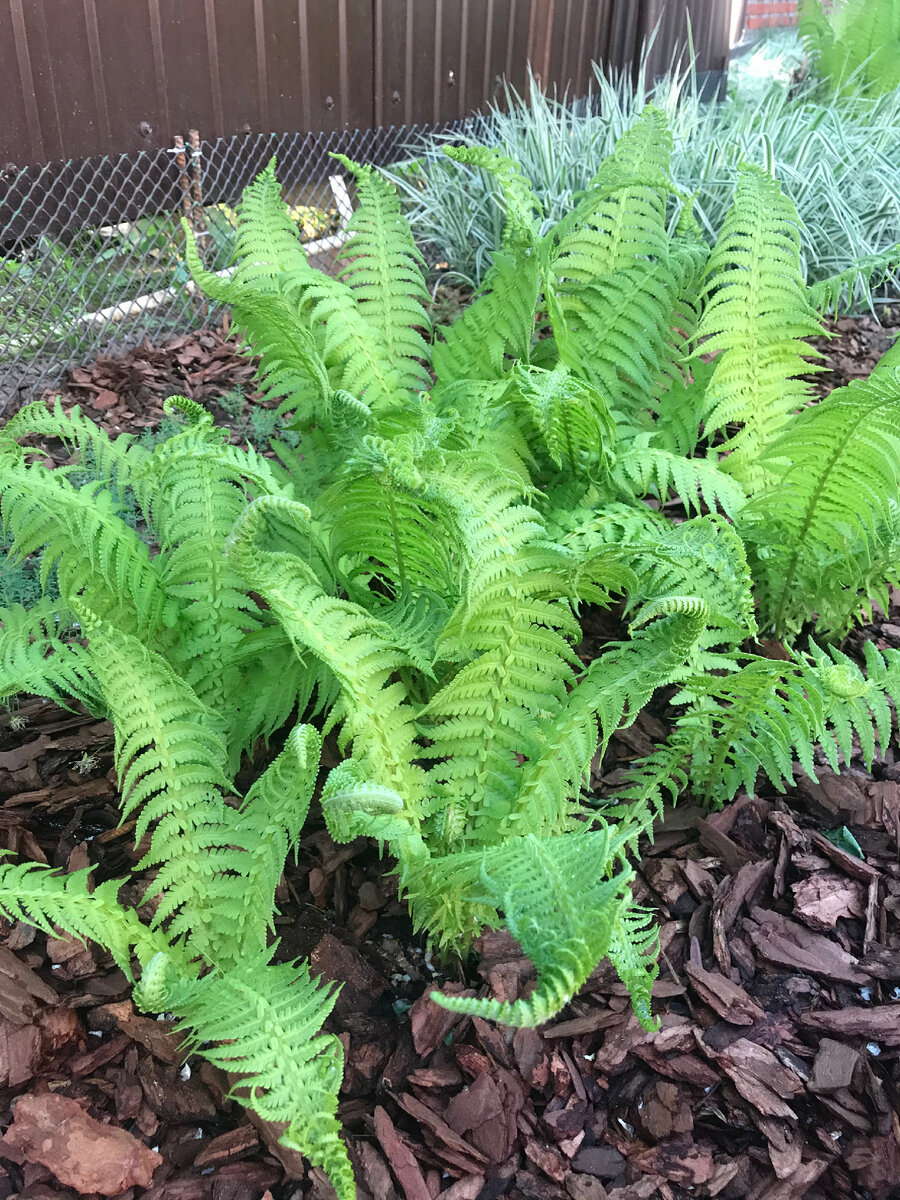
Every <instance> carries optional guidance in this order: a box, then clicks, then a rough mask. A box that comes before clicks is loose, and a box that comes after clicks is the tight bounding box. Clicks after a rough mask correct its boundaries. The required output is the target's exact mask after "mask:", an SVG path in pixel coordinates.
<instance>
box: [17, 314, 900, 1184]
mask: <svg viewBox="0 0 900 1200" xmlns="http://www.w3.org/2000/svg"><path fill="white" fill-rule="evenodd" d="M898 319H900V314H898ZM842 320H845V319H842ZM869 321H870V319H869V318H863V319H861V320H858V321H856V322H855V323H854V324H852V325H844V326H841V325H840V322H838V323H837V324H838V330H837V331H838V333H839V334H840V338H839V339H838V340H837V341H836V342H832V343H831V344H829V345H828V347H827V353H828V355H829V363H830V365H831V367H832V369H833V372H834V374H833V377H832V384H833V383H834V382H842V381H843V380H845V379H846V378H848V377H853V376H854V375H855V374H867V366H868V363H867V362H866V360H867V359H870V358H871V357H872V355H873V354H874V353H875V351H874V350H873V345H874V342H875V340H876V339H879V338H880V339H882V341H884V342H885V343H886V342H887V340H888V339H887V338H886V337H885V336H884V335H883V333H882V332H880V331H879V330H878V329H877V328H876V327H875V326H874V325H870V324H869ZM883 348H884V346H882V349H883ZM179 356H180V357H179ZM182 358H186V359H187V361H184V362H183V361H181V359H182ZM247 367H248V364H247V363H246V362H245V361H244V360H242V359H240V358H238V357H236V356H235V354H234V352H233V350H232V349H231V347H230V344H229V343H228V342H227V341H226V340H224V339H223V338H221V337H220V336H219V335H215V334H207V333H203V334H199V335H189V336H186V338H184V339H176V343H175V344H174V345H170V346H169V348H167V349H157V348H153V347H143V348H141V349H139V350H138V351H134V352H132V355H130V356H128V357H127V358H126V360H123V361H121V362H107V363H101V364H97V365H96V366H94V367H89V368H85V369H84V371H83V373H82V374H79V373H76V372H73V377H72V380H71V383H70V384H69V386H68V387H67V389H66V398H67V400H68V401H69V402H72V401H75V400H77V401H78V402H80V403H83V404H85V401H87V403H86V404H85V407H87V408H88V409H89V410H90V411H93V412H94V413H96V414H98V415H103V416H104V417H105V419H106V420H108V422H109V424H110V427H111V428H112V429H113V431H115V428H116V426H119V427H120V428H122V427H126V426H127V427H129V428H130V427H132V426H136V427H140V425H141V423H145V424H146V423H152V421H154V420H156V419H157V415H158V413H159V411H160V403H161V400H162V398H164V396H165V395H167V394H170V392H172V391H174V390H178V391H183V392H186V393H187V394H193V395H194V396H195V397H196V398H197V399H201V400H209V399H213V400H214V399H215V394H216V393H215V389H224V392H223V391H220V392H219V393H218V394H219V395H221V394H225V393H226V392H227V391H228V390H231V389H232V388H233V387H236V386H249V385H248V381H249V380H250V379H251V378H252V375H251V373H250V372H248V373H247V374H243V375H242V374H241V372H243V371H245V370H246V369H247ZM189 389H193V392H191V391H190V390H189ZM104 393H114V394H115V397H116V398H115V400H114V401H112V402H109V403H107V399H108V398H107V397H105V396H104ZM104 405H105V406H106V407H104ZM238 432H239V426H236V433H238ZM894 600H895V602H897V601H900V596H896V595H895V596H894ZM866 637H870V638H873V639H874V641H875V644H876V645H880V646H887V645H892V646H900V604H898V603H895V604H894V605H893V606H892V608H891V612H890V613H889V614H888V616H887V618H886V619H885V618H884V617H881V616H879V618H878V620H877V621H876V622H875V623H873V624H871V625H869V626H867V627H866V628H864V629H863V630H861V631H860V632H859V633H858V634H857V635H855V637H854V638H853V639H851V644H850V651H851V652H853V651H854V650H857V649H858V647H859V644H860V642H861V640H862V639H863V638H866ZM586 645H588V646H589V645H590V639H589V640H588V642H587V643H586ZM665 715H666V713H665V708H664V707H661V708H659V709H658V710H654V711H653V712H648V713H645V714H643V715H642V716H641V718H640V719H639V720H638V721H637V722H636V723H635V725H634V726H632V727H631V728H630V729H629V730H626V731H623V732H622V733H621V734H620V735H618V736H617V737H616V738H615V739H613V742H612V744H611V747H610V751H609V753H608V755H607V758H606V759H605V761H604V762H603V763H602V764H597V768H596V772H595V776H596V778H595V782H596V783H597V784H598V785H600V786H603V784H604V781H605V782H606V783H609V782H611V781H612V780H614V779H615V774H616V772H617V771H618V770H619V769H620V768H621V766H622V765H623V764H624V763H625V762H626V761H628V760H629V759H631V758H633V757H636V756H638V755H641V754H644V753H646V752H647V751H648V750H649V749H650V748H651V747H652V744H653V743H654V742H655V741H656V740H658V739H659V738H660V737H661V736H663V735H664V733H665V724H664V719H665ZM112 750H113V736H112V729H111V727H110V726H109V725H108V724H107V723H106V722H98V721H95V720H93V719H91V718H89V717H87V716H85V715H84V714H82V713H78V712H67V711H64V710H62V709H60V708H58V707H56V706H55V705H53V704H50V703H45V702H42V701H40V700H37V699H34V698H22V699H21V701H20V704H19V706H18V707H17V708H14V709H13V710H12V711H11V712H9V713H5V714H0V849H6V850H9V851H12V852H14V853H16V854H19V855H22V856H23V857H25V858H27V859H30V860H33V861H40V862H51V863H53V864H54V865H56V866H58V867H60V868H62V869H65V870H76V869H79V868H82V867H86V866H91V867H92V868H93V869H94V873H95V878H96V879H97V880H101V879H105V878H110V877H115V876H118V875H121V874H123V873H124V872H125V871H126V870H128V869H130V868H131V867H132V866H133V864H134V862H135V859H136V855H135V853H134V847H133V845H132V842H131V831H130V830H129V828H128V827H125V828H124V829H119V828H118V826H117V820H118V816H117V794H116V784H115V777H114V774H113V772H112ZM816 775H817V778H816V780H814V781H813V780H810V779H808V778H807V777H805V776H803V775H802V774H798V776H797V779H796V786H795V787H794V788H793V789H791V790H790V791H789V793H788V794H786V795H784V796H779V795H777V794H775V793H773V792H768V791H765V792H763V794H760V795H758V796H741V797H739V798H738V799H737V800H736V801H735V802H734V803H733V804H732V805H730V806H729V807H728V808H726V809H725V810H723V811H722V812H718V813H711V812H708V811H703V810H700V809H697V808H692V807H690V806H689V805H684V806H680V807H678V808H677V809H675V810H673V811H672V812H670V813H667V814H666V816H665V819H664V820H663V821H662V822H661V824H660V826H659V828H658V830H657V833H656V837H655V841H654V844H653V846H652V847H649V848H648V851H647V853H646V855H645V857H644V859H643V861H642V863H641V866H640V870H639V877H638V884H637V892H638V897H639V899H641V900H643V901H645V902H647V903H651V904H653V905H655V906H656V908H657V909H658V911H659V914H660V923H661V941H662V948H663V954H662V968H661V972H660V979H659V981H658V983H657V985H656V988H655V996H656V1009H657V1011H658V1013H659V1015H660V1017H661V1021H662V1024H661V1028H660V1030H659V1031H658V1032H655V1033H648V1032H646V1031H644V1030H642V1029H641V1027H640V1026H639V1024H638V1023H637V1021H636V1019H635V1018H634V1016H633V1015H632V1013H631V1010H630V1007H629V1004H628V1001H627V997H626V996H625V994H624V989H623V988H622V986H621V985H620V984H619V983H618V982H617V980H616V979H615V977H614V975H613V974H612V973H611V972H610V971H609V970H608V969H607V968H606V967H605V966H604V965H601V967H600V968H599V969H598V970H597V971H596V972H595V973H594V975H593V976H592V978H591V980H590V981H589V983H588V985H587V986H586V987H585V989H584V990H583V992H582V994H581V995H579V996H578V997H577V998H576V999H575V1000H574V1001H573V1002H572V1003H571V1005H570V1006H569V1007H568V1008H567V1009H566V1010H565V1012H564V1013H562V1014H561V1015H560V1017H559V1019H558V1020H557V1021H555V1022H554V1023H553V1024H551V1025H549V1026H544V1027H542V1028H541V1029H539V1030H518V1031H515V1032H513V1031H510V1030H506V1029H503V1028H498V1027H496V1026H494V1025H491V1024H488V1023H485V1022H483V1021H480V1020H478V1019H468V1018H459V1017H457V1016H454V1015H453V1014H450V1013H447V1012H445V1011H444V1010H442V1009H439V1008H438V1007H437V1006H435V1005H434V1004H433V1003H432V1002H431V1001H430V1000H429V999H428V998H427V993H428V991H429V990H430V989H431V988H432V987H434V986H438V987H441V988H443V989H444V990H446V991H449V992H453V991H455V992H457V993H458V992H459V991H460V990H468V991H469V993H470V994H476V993H477V994H483V995H493V996H495V997H497V998H498V999H505V1000H511V999H515V998H516V997H518V996H520V995H522V994H526V993H527V990H528V988H529V986H530V981H531V979H532V978H533V972H532V968H531V966H530V964H529V963H528V962H527V960H524V959H523V958H522V956H521V954H520V952H519V949H518V947H517V946H516V945H515V943H513V942H512V941H511V940H510V939H509V938H508V937H507V936H506V935H504V934H498V933H485V935H484V936H483V937H482V938H481V939H480V940H479V943H478V945H477V951H478V955H477V957H476V958H475V959H474V961H473V962H471V963H455V964H449V965H448V964H441V965H438V964H435V963H433V962H432V961H431V958H430V956H429V954H428V953H427V950H426V948H425V947H424V945H423V943H422V942H421V941H420V940H419V939H418V938H416V937H415V936H413V934H412V931H411V928H410V925H409V921H408V918H407V914H406V909H405V906H404V905H403V904H402V903H400V902H399V901H398V899H397V894H396V886H395V884H394V881H393V879H392V878H391V877H390V875H389V874H387V870H388V868H389V864H385V863H381V862H380V861H379V860H378V858H377V855H376V853H375V850H374V848H373V846H372V845H371V844H369V843H367V842H365V841H358V842H356V843H353V844H351V845H349V846H337V845H335V844H334V843H332V842H331V840H330V839H329V837H328V835H327V833H326V832H325V830H324V829H323V828H321V826H320V825H318V826H317V824H316V822H315V821H313V822H312V824H311V826H310V830H309V832H308V833H307V834H306V835H305V836H304V840H303V846H302V851H301V854H300V858H299V861H298V863H297V865H296V866H290V867H289V868H288V871H287V873H286V876H285V879H284V881H283V883H282V885H281V888H280V889H279V902H280V907H281V913H282V916H281V917H280V918H279V920H278V934H279V936H280V938H281V949H280V951H279V953H280V954H281V955H283V957H285V958H293V957H295V956H297V955H301V954H303V955H310V957H311V959H312V964H313V969H314V971H315V972H317V973H320V974H321V975H322V976H323V977H324V978H328V979H338V980H340V981H342V982H343V984H344V987H343V990H342V992H341V995H340V997H339V1000H338V1003H337V1005H336V1008H335V1012H334V1014H333V1017H332V1018H331V1020H330V1027H331V1028H332V1029H333V1030H334V1031H335V1032H336V1033H338V1034H339V1035H340V1036H341V1037H342V1039H343V1041H344V1045H345V1048H346V1051H347V1069H346V1074H345V1078H344V1084H343V1089H342V1094H341V1109H340V1116H341V1119H342V1121H343V1123H344V1127H345V1130H346V1132H347V1141H348V1145H349V1149H350V1153H351V1156H352V1159H353V1162H354V1164H355V1166H356V1170H357V1178H358V1181H359V1196H360V1198H361V1200H395V1198H396V1200H432V1198H434V1197H437V1196H442V1197H444V1198H445V1200H493V1198H495V1197H500V1196H505V1197H509V1198H510V1200H564V1198H567V1197H568V1198H569V1200H605V1198H608V1200H651V1198H653V1197H660V1198H661V1200H687V1198H688V1197H701V1198H705V1197H721V1198H722V1200H739V1198H743V1197H750V1198H752V1200H799V1198H800V1197H808V1198H809V1200H835V1198H843V1197H848V1198H850V1197H852V1198H854V1200H891V1198H892V1197H900V1121H898V1112H900V1066H898V1058H900V920H898V916H900V754H898V748H897V742H896V738H895V739H894V740H893V741H892V744H891V745H890V746H889V747H887V748H886V749H884V751H883V757H882V758H881V759H880V760H879V761H878V762H876V764H875V767H874V769H873V771H872V772H871V773H869V772H866V771H865V770H864V769H863V768H862V767H861V765H860V763H859V762H858V761H857V760H854V761H853V762H852V763H850V764H849V765H848V766H847V767H845V768H844V769H843V770H842V771H841V772H840V774H837V775H836V774H834V773H833V772H832V771H831V770H830V769H829V768H828V767H827V766H825V765H821V766H820V767H818V768H817V772H816ZM136 898H137V897H136ZM227 1090H228V1085H227V1081H226V1080H225V1079H224V1077H223V1076H222V1074H221V1073H220V1072H219V1071H217V1070H216V1069H214V1068H211V1067H209V1066H208V1065H206V1064H203V1063H202V1062H201V1061H200V1060H199V1059H196V1058H189V1059H188V1060H187V1061H185V1060H184V1058H183V1056H182V1054H181V1051H180V1049H179V1046H178V1042H177V1039H176V1038H175V1037H174V1035H173V1034H172V1032H171V1027H170V1025H169V1023H168V1022H166V1021H165V1020H153V1019H151V1018H150V1017H147V1016H145V1015H141V1014H137V1013H136V1012H135V1011H134V1009H133V1007H132V1005H131V1002H130V999H129V991H128V987H127V983H126V980H125V979H124V977H123V976H122V974H121V972H119V971H118V970H117V969H115V967H114V966H113V965H112V963H111V961H110V960H109V957H108V955H107V954H106V953H105V951H104V950H103V948H102V947H98V946H88V947H84V946H82V945H80V944H79V943H77V942H74V941H72V940H70V939H67V938H47V937H45V936H44V935H42V934H39V933H35V931H34V930H33V929H31V928H29V927H27V926H24V925H22V924H17V925H15V926H12V927H10V926H8V925H5V924H3V923H2V922H0V1129H2V1130H4V1131H5V1132H4V1134H3V1137H2V1140H0V1200H4V1198H5V1197H7V1196H9V1197H11V1196H21V1197H23V1198H28V1200H45V1198H46V1200H49V1198H50V1197H68V1198H73V1200H74V1197H76V1196H79V1195H80V1196H90V1197H93V1196H101V1195H102V1196H116V1197H120V1198H122V1200H131V1198H132V1197H137V1196H143V1197H152V1198H153V1200H251V1198H253V1197H260V1196H263V1197H269V1196H270V1197H272V1198H273V1200H274V1198H277V1200H281V1198H282V1197H283V1198H285V1200H287V1198H288V1197H292V1198H293V1197H297V1198H298V1200H299V1197H311V1198H313V1200H326V1198H328V1197H330V1196H332V1195H333V1193H332V1191H331V1189H330V1187H329V1185H328V1183H327V1181H326V1180H325V1178H324V1177H323V1176H322V1174H321V1173H320V1172H318V1171H316V1170H311V1171H309V1170H307V1171H304V1169H303V1167H302V1164H300V1163H299V1161H298V1160H297V1159H296V1157H295V1156H292V1155H291V1154H289V1153H287V1152H284V1151H281V1150H279V1149H277V1148H276V1145H275V1141H274V1138H273V1134H272V1131H271V1130H270V1129H268V1128H266V1127H264V1126H260V1124H259V1123H255V1122H254V1121H252V1120H251V1119H250V1118H249V1117H248V1115H247V1114H246V1113H245V1112H244V1111H243V1110H242V1109H241V1108H240V1107H239V1106H237V1105H235V1104H233V1103H232V1102H230V1101H229V1100H228V1099H227V1098H226V1093H227Z"/></svg>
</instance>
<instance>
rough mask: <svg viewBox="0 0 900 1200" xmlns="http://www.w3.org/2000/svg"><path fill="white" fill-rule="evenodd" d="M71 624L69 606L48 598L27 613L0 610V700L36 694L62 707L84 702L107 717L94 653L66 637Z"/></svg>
mask: <svg viewBox="0 0 900 1200" xmlns="http://www.w3.org/2000/svg"><path fill="white" fill-rule="evenodd" d="M72 620H73V618H72V615H71V613H69V612H68V611H67V609H66V607H65V605H63V604H61V603H60V602H59V601H54V600H50V599H47V598H44V599H41V600H39V601H38V602H37V603H36V604H33V605H32V606H31V608H29V609H27V610H26V609H25V608H23V607H22V606H21V605H19V604H15V605H11V606H10V607H9V608H4V609H0V626H2V628H0V698H5V697H7V696H15V695H16V694H17V693H18V692H33V693H34V694H35V695H38V696H45V697H46V698H47V699H48V700H54V701H56V703H57V704H62V705H66V704H67V703H70V702H71V701H72V700H80V701H81V703H82V704H84V706H85V707H86V708H87V709H88V710H89V711H90V712H92V713H96V714H98V715H101V714H102V715H105V713H106V706H105V704H104V701H103V696H102V693H101V691H100V688H99V686H98V685H97V682H96V680H95V679H94V677H93V674H92V663H91V658H90V655H89V654H88V653H87V652H86V651H85V649H84V647H83V646H82V645H81V644H80V643H79V642H77V641H75V640H74V639H73V638H66V637H63V636H62V635H63V634H64V633H65V631H66V628H67V627H68V626H70V625H71V623H72Z"/></svg>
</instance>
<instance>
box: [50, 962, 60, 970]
mask: <svg viewBox="0 0 900 1200" xmlns="http://www.w3.org/2000/svg"><path fill="white" fill-rule="evenodd" d="M59 968H60V964H59V963H54V964H53V966H52V967H51V968H50V970H51V971H58V970H59Z"/></svg>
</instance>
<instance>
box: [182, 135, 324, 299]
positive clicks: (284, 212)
mask: <svg viewBox="0 0 900 1200" xmlns="http://www.w3.org/2000/svg"><path fill="white" fill-rule="evenodd" d="M276 166H277V160H276V158H275V156H274V155H273V156H272V157H271V158H270V159H269V161H268V163H267V164H266V166H265V167H264V168H263V170H262V171H261V172H260V173H259V175H257V177H256V178H255V179H254V180H253V182H252V183H250V184H248V186H247V187H246V188H244V192H243V195H242V196H241V201H240V204H239V205H238V209H237V217H238V220H237V233H236V237H235V243H234V251H233V254H232V257H233V259H234V261H235V264H236V266H235V271H234V275H233V276H232V279H233V282H234V283H235V284H236V285H237V286H238V287H240V288H252V289H253V290H254V291H261V292H274V291H277V290H278V284H279V277H280V276H283V275H284V274H285V273H287V272H296V271H302V270H304V269H306V270H308V271H309V272H310V274H311V273H312V271H313V268H312V267H310V266H309V264H308V261H307V258H306V251H305V250H304V249H303V246H302V244H301V242H300V237H299V233H298V231H297V226H296V224H295V222H294V221H293V220H292V219H291V215H290V210H289V209H288V206H287V204H285V202H284V201H283V200H282V198H281V185H280V184H279V182H278V180H277V179H276V177H275V168H276ZM188 241H189V242H190V239H188Z"/></svg>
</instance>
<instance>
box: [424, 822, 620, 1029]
mask: <svg viewBox="0 0 900 1200" xmlns="http://www.w3.org/2000/svg"><path fill="white" fill-rule="evenodd" d="M615 856H616V841H615V836H614V835H611V832H610V830H609V829H605V828H604V829H600V830H596V831H594V832H591V833H585V832H579V833H571V834H564V835H561V836H559V837H555V838H548V839H541V838H537V837H534V836H533V835H526V836H524V837H522V838H517V839H515V840H513V841H510V842H508V843H506V844H505V845H503V846H498V847H494V848H492V849H489V850H484V851H481V852H479V851H470V852H469V853H468V854H466V855H451V856H450V857H449V858H448V859H446V860H442V859H438V860H435V861H433V862H432V863H431V864H430V865H429V869H430V870H431V871H432V872H433V873H434V879H435V882H436V883H437V884H439V885H441V886H446V884H447V883H448V882H449V881H445V879H444V875H445V873H446V872H447V871H448V870H449V871H450V872H451V879H453V876H454V874H456V875H457V877H458V873H459V871H460V870H461V869H464V868H465V867H469V868H470V869H471V870H472V879H471V883H470V884H469V888H468V891H469V898H470V899H471V901H474V902H481V903H486V904H489V905H491V906H493V907H494V908H496V909H497V910H499V911H502V913H503V921H504V924H505V925H506V927H507V928H508V929H509V932H510V933H511V934H512V935H513V937H514V938H516V939H517V940H518V942H519V943H520V945H521V947H522V949H523V951H524V952H525V953H526V954H527V955H528V957H529V958H530V959H531V961H532V962H533V963H534V965H535V967H536V968H537V973H538V981H537V986H536V988H535V991H534V992H533V993H532V995H531V996H530V997H529V998H528V999H527V1000H517V1001H514V1002H508V1001H507V1002H500V1001H497V1000H479V999H469V998H466V997H462V996H460V997H457V996H445V995H444V994H443V993H441V992H432V993H431V998H432V1000H434V1002H435V1003H436V1004H439V1005H440V1006H441V1007H442V1008H447V1009H449V1010H450V1011H451V1012H461V1013H466V1014H468V1015H472V1016H478V1017H484V1018H487V1019H489V1020H494V1021H499V1022H501V1023H502V1024H504V1025H525V1026H533V1025H540V1024H542V1023H543V1022H544V1021H548V1020H549V1019H550V1018H551V1017H553V1016H555V1014H556V1013H558V1012H559V1011H560V1009H562V1008H564V1007H565V1006H566V1005H567V1004H568V1003H569V1001H570V1000H571V999H572V998H573V996H575V995H576V994H577V992H578V990H579V988H580V987H581V986H582V984H583V983H584V982H585V980H586V979H587V977H588V976H589V975H590V973H591V971H592V970H593V969H594V967H595V966H596V965H597V963H598V962H599V961H600V959H601V958H603V957H604V955H605V954H607V952H608V951H609V948H610V944H611V942H612V937H613V931H614V929H615V928H616V926H617V925H618V924H619V920H620V916H621V913H622V910H623V908H624V906H625V904H626V903H627V901H626V899H625V893H626V891H627V888H628V884H629V882H630V879H631V872H629V871H621V872H620V873H619V874H617V875H614V876H613V877H612V878H607V877H606V875H605V870H606V869H607V868H608V865H610V864H611V863H612V862H614V860H615ZM454 860H455V861H454ZM457 886H458V885H457Z"/></svg>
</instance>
